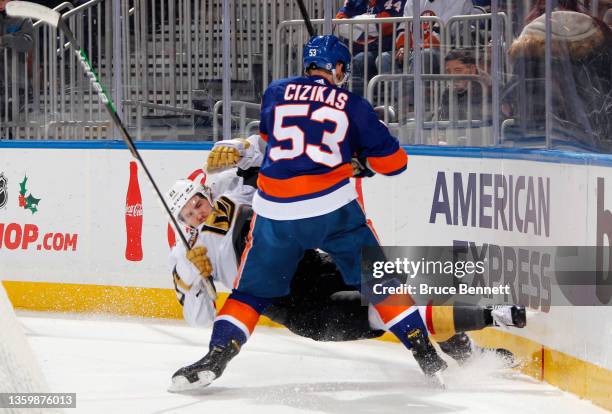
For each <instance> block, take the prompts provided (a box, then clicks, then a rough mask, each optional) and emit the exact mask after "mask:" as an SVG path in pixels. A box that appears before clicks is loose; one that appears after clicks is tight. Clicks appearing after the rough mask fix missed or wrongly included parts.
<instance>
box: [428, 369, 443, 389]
mask: <svg viewBox="0 0 612 414" xmlns="http://www.w3.org/2000/svg"><path fill="white" fill-rule="evenodd" d="M426 378H427V381H426V384H427V386H429V387H430V388H435V389H437V390H446V382H445V381H444V377H443V376H442V373H441V372H439V371H438V372H436V373H434V374H432V375H427V376H426Z"/></svg>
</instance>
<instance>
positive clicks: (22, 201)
mask: <svg viewBox="0 0 612 414" xmlns="http://www.w3.org/2000/svg"><path fill="white" fill-rule="evenodd" d="M25 206H26V200H25V197H24V196H23V194H19V207H23V208H25Z"/></svg>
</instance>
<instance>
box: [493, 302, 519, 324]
mask: <svg viewBox="0 0 612 414" xmlns="http://www.w3.org/2000/svg"><path fill="white" fill-rule="evenodd" d="M490 309H491V317H492V318H493V326H499V327H503V328H507V327H508V326H514V327H516V328H524V327H525V326H527V312H526V311H525V307H524V306H518V305H512V306H509V305H498V306H492V307H490Z"/></svg>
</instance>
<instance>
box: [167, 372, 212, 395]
mask: <svg viewBox="0 0 612 414" xmlns="http://www.w3.org/2000/svg"><path fill="white" fill-rule="evenodd" d="M216 378H217V376H216V375H215V374H214V373H213V372H211V371H202V372H199V373H198V380H197V381H195V382H189V380H188V379H187V378H185V377H183V376H177V377H174V378H172V384H170V386H169V387H168V392H173V393H179V392H188V391H195V390H201V389H202V388H206V387H208V386H209V385H210V384H211V383H212V382H213V381H214V380H215V379H216Z"/></svg>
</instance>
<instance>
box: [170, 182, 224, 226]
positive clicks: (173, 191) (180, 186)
mask: <svg viewBox="0 0 612 414" xmlns="http://www.w3.org/2000/svg"><path fill="white" fill-rule="evenodd" d="M202 181H203V180H202ZM196 194H201V195H202V196H203V197H204V198H205V199H206V200H208V202H209V203H210V205H211V206H212V204H213V201H212V194H211V191H210V187H208V186H207V185H204V184H203V183H202V182H201V181H200V180H196V181H192V180H189V179H183V180H178V181H177V182H175V183H174V185H173V186H172V187H171V188H170V190H168V192H167V193H166V195H165V197H164V198H165V199H166V203H168V208H169V209H170V212H171V213H172V216H174V218H175V219H176V220H177V221H178V222H179V223H181V224H184V225H186V226H188V224H187V223H185V221H184V220H183V219H182V218H181V211H182V210H183V207H185V204H187V202H188V201H189V200H191V197H193V196H194V195H196Z"/></svg>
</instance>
